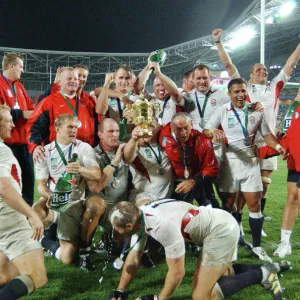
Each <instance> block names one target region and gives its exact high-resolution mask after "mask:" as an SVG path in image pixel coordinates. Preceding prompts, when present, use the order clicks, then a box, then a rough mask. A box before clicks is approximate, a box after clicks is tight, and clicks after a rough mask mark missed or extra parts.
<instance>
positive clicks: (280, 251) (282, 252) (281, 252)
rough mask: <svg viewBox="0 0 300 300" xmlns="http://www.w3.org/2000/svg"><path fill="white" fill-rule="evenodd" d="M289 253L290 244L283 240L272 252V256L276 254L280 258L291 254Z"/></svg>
mask: <svg viewBox="0 0 300 300" xmlns="http://www.w3.org/2000/svg"><path fill="white" fill-rule="evenodd" d="M291 254H292V247H291V244H289V243H286V242H283V241H281V242H280V243H279V245H278V248H277V249H276V250H275V252H274V253H273V255H274V256H277V257H280V258H282V257H285V256H287V255H291Z"/></svg>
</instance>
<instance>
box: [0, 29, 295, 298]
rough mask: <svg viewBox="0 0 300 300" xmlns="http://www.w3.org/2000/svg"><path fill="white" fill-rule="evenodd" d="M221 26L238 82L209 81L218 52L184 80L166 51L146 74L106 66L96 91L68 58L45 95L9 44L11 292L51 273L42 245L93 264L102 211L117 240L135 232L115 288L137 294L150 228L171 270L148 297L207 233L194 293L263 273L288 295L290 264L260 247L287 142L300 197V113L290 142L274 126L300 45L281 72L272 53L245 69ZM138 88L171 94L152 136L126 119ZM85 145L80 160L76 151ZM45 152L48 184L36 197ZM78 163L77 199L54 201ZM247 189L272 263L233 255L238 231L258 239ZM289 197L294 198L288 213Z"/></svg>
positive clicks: (222, 290) (6, 162) (0, 262)
mask: <svg viewBox="0 0 300 300" xmlns="http://www.w3.org/2000/svg"><path fill="white" fill-rule="evenodd" d="M221 37H222V30H221V29H216V30H214V31H213V38H214V41H215V43H216V46H217V50H218V53H219V55H220V58H221V61H222V62H223V64H224V66H225V68H226V69H227V71H228V74H229V75H230V77H231V78H232V80H231V81H230V82H229V84H228V93H226V92H225V91H221V90H217V89H215V88H214V87H213V86H211V80H212V76H211V72H210V69H209V67H208V66H206V65H197V66H196V67H194V69H193V70H191V71H188V72H187V73H186V74H185V77H184V82H183V90H180V89H178V88H177V86H176V84H175V83H174V82H173V81H172V80H171V79H170V78H168V77H167V76H166V75H164V74H163V73H162V71H161V69H160V66H159V64H158V63H155V62H149V63H148V64H147V66H146V67H145V68H144V70H142V72H141V73H140V74H139V75H138V76H137V78H135V75H134V74H133V72H132V70H131V69H130V68H129V67H128V66H120V68H118V69H117V70H116V72H115V73H114V74H112V73H108V74H106V78H105V83H104V86H103V87H101V88H98V89H96V90H95V91H94V92H93V94H94V95H95V96H94V97H93V96H92V95H89V94H88V93H86V92H85V91H84V86H85V84H86V82H87V78H88V69H87V68H86V67H85V66H84V65H76V66H74V67H63V68H60V69H58V71H57V75H56V79H55V82H54V84H53V85H51V86H50V87H49V88H48V89H47V91H45V94H43V95H41V96H40V97H39V98H38V101H37V103H36V106H34V104H33V101H32V100H31V99H30V98H29V97H28V95H27V93H26V91H25V89H24V87H23V86H22V84H21V83H20V82H19V79H20V77H21V74H22V73H23V58H22V57H21V56H19V55H17V54H14V53H11V54H6V55H5V56H4V58H3V62H2V67H3V74H1V76H0V104H1V105H0V139H1V140H0V141H1V143H0V146H1V149H0V150H1V152H2V155H1V156H0V165H1V171H0V174H1V176H0V209H1V210H0V219H1V225H0V274H1V276H0V280H1V281H0V285H1V286H4V287H3V288H2V289H1V290H0V298H1V299H18V298H20V297H22V296H24V295H26V294H28V293H30V292H32V291H33V290H34V289H36V288H39V287H40V286H42V285H44V284H45V283H46V282H47V275H46V270H45V265H44V261H43V253H42V246H43V247H44V248H46V249H48V250H49V251H50V253H51V254H52V256H53V257H55V258H57V259H59V260H61V261H62V262H63V263H65V264H70V263H74V262H75V261H76V260H77V258H78V254H79V258H80V267H81V269H83V270H93V269H95V266H94V264H93V261H92V259H91V255H90V254H91V243H92V239H93V236H94V233H95V231H96V228H97V226H98V225H101V226H102V227H104V230H105V234H104V235H103V237H104V238H103V242H102V247H104V248H106V249H108V248H109V247H114V245H113V244H112V243H113V242H114V241H109V239H107V238H105V236H106V237H107V236H110V235H109V234H108V233H109V232H110V231H111V230H114V231H116V232H117V233H118V234H120V235H122V236H125V237H129V236H132V238H131V245H130V251H129V254H128V256H127V258H126V261H125V264H124V267H123V271H122V276H121V280H120V283H119V285H118V287H117V289H116V290H115V291H113V292H112V293H111V294H110V296H109V299H113V300H114V299H116V300H118V299H127V292H126V291H125V290H126V288H127V286H128V284H129V283H130V281H131V280H132V279H133V277H134V276H135V274H136V272H137V269H138V266H139V264H140V261H141V259H142V258H143V257H145V255H146V253H147V251H145V249H144V248H145V245H146V242H147V236H148V235H150V236H151V237H152V238H154V239H155V240H157V241H158V242H159V243H161V245H162V246H163V247H164V250H165V256H166V263H167V265H168V273H167V275H166V280H165V284H164V287H163V288H162V290H161V291H160V292H157V293H156V294H153V295H147V296H141V297H140V298H139V299H160V300H162V299H170V297H171V296H172V295H173V294H174V292H175V290H176V289H177V287H178V286H179V285H180V282H181V280H182V278H183V276H184V274H185V271H184V269H185V268H184V258H185V251H186V250H185V249H186V248H185V243H193V244H197V245H201V246H202V250H201V254H200V257H199V260H198V262H197V265H196V271H195V275H194V283H193V287H192V298H193V299H224V297H226V298H227V297H228V296H230V295H233V294H235V293H237V292H239V291H240V290H242V289H243V288H246V287H248V286H251V285H254V284H262V285H263V286H264V287H265V289H267V290H270V291H271V293H272V295H273V296H274V297H276V299H281V296H282V292H283V291H282V289H281V287H280V283H279V280H278V276H277V273H278V272H281V271H283V270H284V269H287V268H288V267H289V265H288V264H287V263H285V264H278V263H272V259H271V258H270V257H269V256H268V255H267V253H266V252H265V251H264V249H263V248H262V247H261V236H262V232H263V229H262V225H263V221H264V219H265V216H264V214H263V213H264V212H263V208H264V205H265V202H266V195H267V191H268V188H269V185H270V183H271V178H270V177H271V174H272V171H274V170H276V169H277V159H276V157H275V156H276V155H281V156H282V157H283V159H286V158H287V157H288V156H289V158H288V159H289V165H288V167H289V169H290V171H289V177H288V187H289V193H290V194H292V195H293V197H294V198H295V201H294V202H296V203H298V202H297V201H298V200H297V199H299V197H298V195H297V188H300V176H299V174H300V173H298V172H299V171H300V170H299V169H298V165H299V158H300V157H299V155H298V152H297V150H295V149H296V147H295V143H296V142H295V140H296V138H295V132H296V129H294V127H295V126H298V122H297V120H298V116H299V113H298V112H296V114H297V115H296V114H295V116H294V117H293V121H292V125H291V128H290V130H289V132H288V135H287V139H286V141H287V142H286V141H285V143H284V142H281V141H278V140H277V139H276V138H275V135H276V131H275V130H276V121H277V114H278V106H279V105H278V98H279V95H280V91H281V89H282V88H283V86H284V83H285V82H287V81H288V79H289V77H290V76H291V74H292V71H293V68H294V67H295V66H296V65H297V63H298V61H299V59H300V45H298V46H297V48H296V50H295V51H294V52H293V53H292V54H291V56H290V57H289V58H288V60H287V62H286V64H285V66H284V67H283V69H282V71H281V72H280V73H279V75H278V76H276V77H275V78H274V79H273V80H272V81H271V82H270V83H268V78H267V76H268V72H267V69H266V68H265V66H264V65H262V64H255V65H254V66H253V67H252V69H251V73H250V81H249V82H246V81H244V80H243V79H241V78H239V77H240V76H239V73H238V71H237V69H236V67H235V66H234V65H233V63H232V61H231V59H230V57H229V55H228V53H227V52H226V50H225V48H224V47H223V45H222V41H221ZM152 71H153V72H154V75H155V79H154V82H153V90H154V94H152V95H149V93H148V92H147V90H146V89H145V86H146V82H147V80H148V78H149V76H150V74H151V72H152ZM112 85H113V86H114V87H113V88H111V86H112ZM140 92H143V94H144V95H147V98H149V99H151V100H150V101H151V102H152V103H153V104H154V103H156V104H157V105H159V107H160V108H161V111H160V112H158V113H157V114H156V116H155V119H154V122H153V124H152V125H151V126H150V129H151V131H152V136H150V137H143V136H142V135H141V131H142V128H140V127H139V126H137V127H135V128H133V125H132V124H129V123H128V122H127V121H126V119H125V117H126V116H125V114H124V108H125V106H126V105H127V104H131V103H133V102H135V101H136V99H137V98H138V94H139V93H140ZM294 124H295V125H294ZM281 144H282V145H281ZM93 147H94V148H93ZM255 147H256V148H258V151H257V153H258V154H257V153H255ZM289 152H290V155H289ZM30 153H31V154H32V155H31V154H30ZM74 155H76V157H77V158H78V159H77V161H71V159H72V157H73V156H74ZM271 156H272V157H271ZM270 157H271V158H270ZM291 161H292V163H291ZM33 162H34V166H35V169H36V172H35V178H36V182H37V188H38V192H39V194H40V196H41V198H40V200H39V201H37V202H36V203H35V204H34V205H33V207H31V206H32V204H33V188H34V180H33V179H34V171H33ZM66 173H69V174H72V178H73V179H74V182H73V179H72V182H71V183H70V184H71V185H72V186H73V188H72V190H71V191H70V193H69V194H68V195H65V197H67V200H68V201H67V202H68V205H67V206H65V209H63V210H56V209H55V208H54V207H53V206H52V204H53V202H52V200H53V197H54V195H55V193H56V192H57V189H56V185H57V183H58V181H59V180H60V178H61V177H62V176H63V175H64V174H66ZM21 174H22V175H21ZM213 185H215V187H216V190H217V192H218V194H219V197H220V198H221V199H222V208H223V209H222V210H221V209H219V203H218V201H217V200H216V198H215V195H214V190H213ZM22 196H23V198H22ZM291 197H292V196H291ZM193 200H195V201H196V202H197V203H198V205H199V206H195V205H193ZM235 203H236V204H235ZM245 203H246V204H247V205H248V208H249V225H250V229H251V233H252V244H253V246H252V244H251V243H249V242H247V245H248V246H249V248H251V252H252V254H253V256H254V257H256V258H258V259H260V260H262V261H265V262H267V263H266V264H265V265H258V264H256V265H250V264H247V265H246V264H232V262H233V261H234V260H236V258H237V244H238V241H239V240H240V241H243V242H244V243H246V241H245V239H244V237H243V229H242V224H241V223H242V217H241V216H242V211H243V206H244V204H245ZM290 211H291V210H290ZM290 211H289V210H288V209H286V210H285V220H286V219H287V218H288V214H292V212H290ZM233 216H235V218H234V217H233ZM293 220H295V216H294V215H293ZM286 223H287V222H285V223H283V227H284V228H283V229H282V232H281V236H282V241H281V244H280V245H279V248H278V249H277V250H276V251H275V253H274V255H276V256H279V257H284V256H285V255H289V254H291V247H290V243H289V237H290V235H291V230H292V226H293V224H290V223H289V224H286ZM239 225H240V226H239ZM44 228H45V229H47V230H45V233H44ZM286 228H287V229H286ZM39 241H40V242H41V243H39ZM20 245H22V247H20ZM148 260H150V264H149V261H148V266H149V265H150V266H153V263H151V258H150V257H148ZM208 273H209V274H210V276H207V274H208Z"/></svg>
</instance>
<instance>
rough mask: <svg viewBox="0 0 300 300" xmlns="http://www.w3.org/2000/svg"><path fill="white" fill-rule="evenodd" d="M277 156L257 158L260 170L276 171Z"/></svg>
mask: <svg viewBox="0 0 300 300" xmlns="http://www.w3.org/2000/svg"><path fill="white" fill-rule="evenodd" d="M277 161H278V160H277V156H274V157H270V158H268V159H261V158H259V159H258V162H259V166H260V169H261V170H268V171H276V170H277Z"/></svg>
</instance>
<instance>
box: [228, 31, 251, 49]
mask: <svg viewBox="0 0 300 300" xmlns="http://www.w3.org/2000/svg"><path fill="white" fill-rule="evenodd" d="M256 34H257V31H256V30H255V29H254V28H253V27H252V26H246V27H242V28H240V29H238V30H237V31H235V32H233V33H232V34H231V39H230V40H229V41H228V42H227V43H226V45H227V46H228V47H229V48H231V49H233V50H234V49H236V48H238V47H240V46H242V45H245V44H247V43H248V42H249V41H250V40H251V39H253V38H254V37H255V35H256Z"/></svg>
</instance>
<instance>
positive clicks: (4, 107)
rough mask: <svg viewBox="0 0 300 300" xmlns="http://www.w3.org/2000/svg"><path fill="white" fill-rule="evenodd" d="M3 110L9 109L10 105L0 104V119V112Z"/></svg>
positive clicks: (0, 118)
mask: <svg viewBox="0 0 300 300" xmlns="http://www.w3.org/2000/svg"><path fill="white" fill-rule="evenodd" d="M3 111H9V112H10V111H11V109H10V107H9V106H7V105H6V104H3V105H0V121H1V120H2V112H3Z"/></svg>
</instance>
